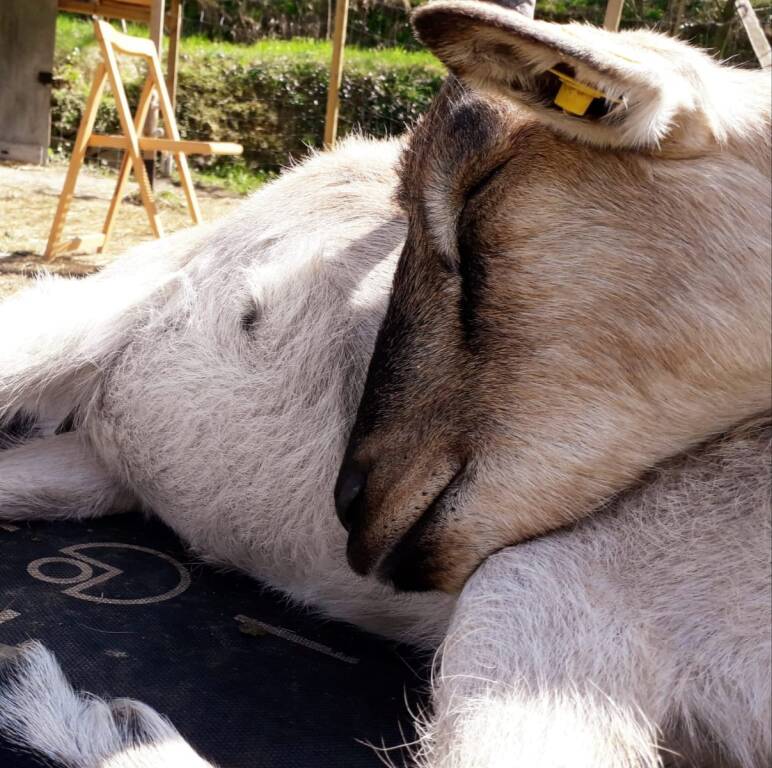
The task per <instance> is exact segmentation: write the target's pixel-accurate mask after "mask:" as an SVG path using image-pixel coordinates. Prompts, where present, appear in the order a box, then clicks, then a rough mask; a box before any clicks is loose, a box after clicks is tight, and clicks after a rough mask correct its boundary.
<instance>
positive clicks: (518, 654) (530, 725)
mask: <svg viewBox="0 0 772 768" xmlns="http://www.w3.org/2000/svg"><path fill="white" fill-rule="evenodd" d="M538 546H543V545H542V543H538ZM529 550H535V547H534V546H532V545H526V546H521V547H518V548H513V549H510V550H505V551H504V552H502V553H499V554H498V555H496V556H494V557H493V558H491V559H489V561H488V562H486V563H484V564H483V565H482V566H481V568H480V569H479V570H478V572H477V573H476V574H475V575H474V576H473V577H472V578H471V580H470V582H469V583H468V584H467V586H466V587H465V589H464V592H463V593H462V596H461V598H460V601H459V604H458V607H457V609H456V613H455V616H454V619H453V621H452V624H451V628H450V631H449V633H448V636H447V639H446V640H445V642H444V644H443V647H442V649H441V651H440V656H439V657H438V664H437V669H436V672H435V679H434V684H433V689H434V690H433V702H432V706H433V712H432V714H431V715H430V716H429V717H428V718H426V719H425V722H424V725H423V733H422V735H421V738H420V740H419V744H418V749H417V754H416V763H417V764H418V765H419V766H426V768H495V767H496V766H502V768H504V766H506V767H507V768H655V766H660V764H661V763H660V755H659V752H658V749H657V746H656V745H657V736H658V733H657V727H656V724H657V723H658V722H660V721H661V718H662V716H663V715H664V714H665V713H664V711H663V707H664V703H663V701H661V700H660V699H659V698H658V697H657V695H656V694H657V691H658V690H662V688H661V685H658V681H659V680H660V678H661V676H662V670H661V669H660V663H661V662H659V661H655V659H653V658H652V657H651V656H650V655H649V654H648V653H647V649H646V638H645V633H644V629H643V628H642V627H640V626H638V625H636V624H635V623H634V622H630V619H629V616H628V615H627V612H626V611H625V608H624V605H617V602H618V601H617V599H616V597H615V595H614V594H613V591H612V592H609V591H608V589H609V588H608V586H607V585H605V584H604V583H603V580H602V577H601V576H600V575H598V577H597V579H596V581H595V582H594V583H593V582H591V583H587V582H586V581H585V579H583V578H581V577H580V575H579V574H577V573H575V572H574V569H573V568H572V562H571V560H570V559H567V560H566V563H565V568H564V570H563V571H562V573H561V574H557V573H556V572H555V570H554V569H552V568H550V567H549V563H545V565H546V566H547V567H542V564H541V563H540V562H539V558H538V556H537V552H536V551H531V552H529ZM558 576H560V578H556V577H558ZM663 661H664V660H663Z"/></svg>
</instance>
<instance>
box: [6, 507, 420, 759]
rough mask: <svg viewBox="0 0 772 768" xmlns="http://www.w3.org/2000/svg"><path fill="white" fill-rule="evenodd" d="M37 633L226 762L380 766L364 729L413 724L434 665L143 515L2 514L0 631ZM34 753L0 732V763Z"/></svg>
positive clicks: (374, 736) (66, 662) (80, 670)
mask: <svg viewBox="0 0 772 768" xmlns="http://www.w3.org/2000/svg"><path fill="white" fill-rule="evenodd" d="M32 638H34V639H39V640H41V641H42V642H43V643H44V644H45V645H46V646H47V647H48V648H50V649H51V650H52V651H53V652H54V653H55V654H56V656H57V658H58V659H59V662H60V664H61V665H62V667H63V668H64V670H65V672H66V674H67V675H68V676H69V678H70V680H71V681H72V682H73V684H74V685H75V687H77V688H81V689H84V690H88V691H91V692H93V693H96V694H99V695H104V696H107V697H110V698H112V697H116V696H129V697H132V698H137V699H140V700H141V701H144V702H146V703H147V704H149V705H151V706H153V707H154V708H155V709H157V710H158V711H159V712H162V713H163V714H165V715H167V716H168V717H169V718H170V719H171V720H172V722H173V723H174V724H175V725H176V726H177V728H178V729H179V730H180V732H181V733H182V734H183V735H184V736H185V737H186V738H187V739H188V740H189V741H190V743H191V744H192V745H193V746H195V747H196V749H197V750H198V751H199V752H200V753H201V754H202V755H204V756H205V757H207V758H209V759H211V760H213V761H215V762H216V763H217V764H218V765H220V766H222V768H260V767H261V766H271V767H272V768H283V767H285V766H286V767H287V768H327V767H328V766H329V768H333V767H334V768H342V767H346V768H348V767H351V768H358V767H359V766H362V767H363V768H364V767H365V766H373V767H375V766H379V765H381V762H380V760H379V758H378V757H377V755H376V754H375V753H374V752H373V750H372V749H370V748H369V747H368V746H365V743H371V744H377V745H381V744H386V745H387V746H393V745H395V744H397V743H400V742H402V741H404V740H405V739H409V738H410V718H409V716H408V712H407V707H406V703H405V700H406V696H407V699H408V701H411V702H415V700H416V695H417V693H416V692H418V691H420V690H421V689H422V688H423V687H424V681H425V679H426V674H427V672H426V662H427V660H426V659H421V658H417V657H416V656H414V655H412V654H411V653H410V652H409V651H408V650H407V649H405V648H401V647H399V646H395V645H392V644H389V643H386V642H384V641H381V640H379V639H378V638H375V637H372V636H370V635H367V634H365V633H362V632H359V631H357V630H356V629H354V628H352V627H349V626H347V625H344V624H339V623H335V622H330V621H327V620H324V619H323V618H321V617H318V616H315V615H313V614H310V613H308V612H305V611H302V610H299V609H297V608H294V607H292V606H289V605H288V604H287V602H286V600H284V599H282V598H281V597H280V596H278V595H276V594H273V593H271V592H270V591H268V590H264V589H261V587H260V586H259V585H258V584H256V583H255V582H254V581H252V580H250V579H248V578H246V577H243V576H241V575H238V574H234V573H220V572H217V571H216V570H214V569H212V568H210V567H207V566H204V565H200V564H198V563H197V562H195V561H194V559H193V558H192V557H191V556H190V555H189V554H187V553H186V552H185V550H184V548H183V547H182V546H181V544H180V542H179V541H178V540H177V538H176V537H175V536H174V534H173V533H172V532H171V531H169V530H168V529H167V528H166V527H164V526H163V525H162V524H160V523H158V522H155V521H149V520H146V519H144V518H143V517H140V516H139V515H121V516H116V517H108V518H103V519H101V520H95V521H89V522H88V523H35V524H28V525H21V524H16V525H13V526H11V525H5V524H3V523H0V643H3V644H6V645H15V644H17V643H20V642H22V641H24V640H27V639H32ZM400 727H402V729H403V730H404V733H402V734H401V733H400V730H399V729H400ZM363 742H364V743H363ZM33 765H37V763H36V762H35V761H34V760H32V759H31V758H29V757H27V756H24V755H19V754H16V753H14V752H12V751H11V750H10V749H9V748H8V747H7V745H6V746H5V747H4V746H3V744H2V743H1V742H0V766H2V768H22V767H23V768H29V767H30V766H33Z"/></svg>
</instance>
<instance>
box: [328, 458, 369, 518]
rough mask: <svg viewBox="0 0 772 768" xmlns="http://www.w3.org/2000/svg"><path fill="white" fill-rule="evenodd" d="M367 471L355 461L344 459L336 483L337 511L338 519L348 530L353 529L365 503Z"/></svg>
mask: <svg viewBox="0 0 772 768" xmlns="http://www.w3.org/2000/svg"><path fill="white" fill-rule="evenodd" d="M366 482H367V472H365V470H364V468H363V467H362V466H361V465H360V464H357V463H356V462H355V461H344V462H343V466H342V467H341V468H340V472H339V474H338V481H337V482H336V483H335V511H336V512H337V513H338V520H340V522H341V525H342V526H343V527H344V528H345V529H346V530H347V531H350V530H351V524H352V521H353V519H354V517H355V515H356V513H357V512H358V511H359V510H360V509H361V507H362V506H363V505H364V496H365V483H366Z"/></svg>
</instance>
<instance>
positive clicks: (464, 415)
mask: <svg viewBox="0 0 772 768" xmlns="http://www.w3.org/2000/svg"><path fill="white" fill-rule="evenodd" d="M444 5H445V6H447V7H450V8H451V10H452V11H453V12H454V13H455V12H456V9H457V8H460V9H462V10H459V11H458V12H459V13H462V14H467V15H468V13H469V11H468V8H469V7H470V6H472V7H474V6H475V5H476V4H475V3H468V2H465V3H456V4H454V3H445V4H444ZM481 5H484V6H487V4H481ZM435 7H438V6H435ZM428 8H429V9H431V8H432V6H429V7H428ZM481 13H488V10H487V8H485V9H484V10H483V11H481ZM476 23H479V19H478V20H477V22H476ZM517 23H518V24H520V22H517ZM523 23H525V22H523ZM531 23H532V22H531ZM447 28H448V29H450V30H453V34H457V32H458V29H459V24H458V20H457V19H454V23H453V24H450V25H447ZM419 31H421V27H420V25H419ZM436 47H439V46H436ZM690 53H691V52H690ZM618 122H619V120H618ZM622 122H623V121H622ZM572 131H573V129H572ZM665 149H667V147H665ZM758 151H759V152H766V153H767V154H768V152H769V149H768V145H766V144H765V145H764V146H762V145H761V144H760V145H759V149H758ZM675 154H676V155H679V157H678V158H676V157H665V156H664V154H662V153H660V152H654V151H652V152H646V153H644V152H640V151H631V150H617V151H608V150H607V149H605V148H601V147H599V146H593V145H592V142H585V143H578V142H576V141H571V140H570V139H568V138H561V137H560V136H559V135H558V134H557V133H555V132H554V127H553V126H552V125H551V124H548V123H547V122H545V121H544V120H542V119H540V118H539V117H538V116H534V115H533V114H532V113H531V112H526V111H525V110H523V109H522V108H521V107H518V106H515V105H514V104H513V103H511V102H510V101H508V100H506V99H501V98H494V97H481V96H475V95H472V94H470V93H469V92H468V91H466V90H465V89H464V88H463V87H462V86H460V85H459V84H458V83H453V82H450V83H449V84H447V85H446V88H445V90H444V92H443V94H441V96H440V97H439V98H438V100H437V102H436V103H435V105H434V107H433V109H432V110H431V111H430V113H429V114H428V115H427V116H426V118H425V120H424V121H423V123H422V124H421V126H419V128H418V129H417V130H416V131H415V132H414V134H413V136H412V138H411V141H410V145H409V146H408V148H407V150H406V152H405V155H404V158H403V167H402V188H401V197H402V201H403V203H404V205H405V207H406V208H407V210H408V214H409V231H408V238H407V242H406V245H405V247H404V251H403V253H402V256H401V259H400V262H399V266H398V269H397V272H396V275H395V279H394V285H393V294H392V300H391V304H390V306H389V309H388V312H387V315H386V318H385V320H384V323H383V325H382V328H381V331H380V334H379V336H378V340H377V343H376V347H375V351H374V354H373V358H372V361H371V365H370V369H369V373H368V377H367V382H366V385H365V391H364V395H363V398H362V401H361V404H360V408H359V413H358V416H357V420H356V424H355V426H354V429H353V432H352V435H351V439H350V443H349V447H348V451H347V454H346V457H345V459H344V462H343V466H342V469H341V473H340V476H339V480H338V486H337V489H336V501H337V508H338V514H339V517H340V518H341V521H342V523H343V524H344V525H345V527H346V528H347V529H348V531H349V543H348V557H349V561H350V563H351V565H352V567H353V568H354V569H355V570H356V571H358V572H360V573H370V572H374V573H375V574H376V575H377V576H378V577H379V578H382V579H384V580H388V581H391V582H393V583H394V584H395V585H396V586H397V587H398V588H402V589H431V588H440V589H445V590H450V591H453V590H457V589H459V588H460V587H461V585H462V584H463V582H464V580H465V579H466V578H467V576H468V575H469V574H470V573H471V571H472V570H473V569H474V568H475V567H476V566H477V564H478V563H479V562H480V561H481V560H482V559H483V558H484V557H486V556H487V555H488V554H490V553H491V552H493V551H495V550H497V549H499V548H501V547H503V546H506V545H508V544H512V543H515V542H518V541H522V540H523V539H526V538H528V537H532V536H534V535H537V534H539V533H542V532H544V531H546V530H549V529H551V528H554V527H556V526H559V525H563V524H566V523H567V522H570V521H572V520H575V519H577V518H578V517H581V516H582V515H584V514H587V513H588V512H589V511H591V510H592V509H593V508H596V507H597V506H598V505H599V504H601V503H602V502H603V501H604V500H605V499H607V498H608V497H609V496H610V495H611V494H613V493H615V492H617V491H619V490H621V489H622V488H624V487H626V486H627V485H628V484H629V483H630V482H632V481H634V480H635V478H636V477H638V476H639V475H640V474H641V472H643V471H645V470H646V469H647V468H649V467H651V466H652V465H653V464H654V463H656V462H657V461H660V460H661V459H663V458H665V457H667V456H669V455H672V454H673V453H676V452H678V451H680V450H683V449H684V448H685V447H686V446H688V445H689V444H691V443H693V442H695V441H697V440H699V439H702V438H703V437H704V436H705V435H706V434H709V433H710V432H712V431H715V430H718V429H722V428H725V427H726V426H729V425H730V424H731V423H733V422H734V421H736V420H737V419H738V416H742V415H743V414H746V413H753V412H755V411H757V410H761V409H763V408H764V407H765V405H766V406H768V404H769V390H768V381H769V366H770V363H769V360H770V352H769V340H768V328H769V304H770V301H769V299H768V293H769V288H768V285H769V265H768V259H767V256H766V252H765V248H766V247H767V246H766V242H765V236H766V237H767V239H768V235H766V233H767V232H768V216H769V208H768V206H769V202H768V197H769V180H768V177H767V176H766V175H764V174H765V172H764V171H761V172H760V171H758V170H757V169H756V168H755V167H754V166H755V165H757V164H756V163H755V161H754V159H753V158H751V159H749V160H747V159H745V158H744V157H743V155H742V152H740V153H739V154H738V153H735V154H733V155H731V156H729V155H728V154H727V153H725V152H723V151H718V149H717V148H716V146H715V144H710V145H709V146H707V147H703V150H702V151H701V152H698V153H696V154H695V153H694V151H693V148H691V149H690V150H689V152H688V153H686V154H687V155H688V156H683V152H677V153H675ZM751 154H752V153H751ZM719 179H720V188H721V194H716V191H717V190H716V189H713V186H714V185H716V184H717V180H719ZM749 186H750V189H749ZM758 200H761V204H759V203H758ZM696 210H698V211H699V215H697V216H696V215H695V211H696ZM729 252H731V253H732V263H731V265H729V266H728V265H727V258H726V256H727V253H729ZM765 286H766V287H765ZM765 291H766V293H765ZM765 297H766V298H765ZM696 393H697V394H696Z"/></svg>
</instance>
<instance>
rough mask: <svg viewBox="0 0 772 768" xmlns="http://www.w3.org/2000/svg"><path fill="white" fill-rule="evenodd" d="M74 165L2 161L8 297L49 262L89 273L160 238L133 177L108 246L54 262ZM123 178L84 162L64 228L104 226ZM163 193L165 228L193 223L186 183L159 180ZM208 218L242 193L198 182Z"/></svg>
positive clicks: (1, 270) (2, 278)
mask: <svg viewBox="0 0 772 768" xmlns="http://www.w3.org/2000/svg"><path fill="white" fill-rule="evenodd" d="M66 170H67V167H66V165H60V164H57V165H48V166H44V167H41V166H34V165H19V164H15V163H0V300H2V299H3V298H4V297H5V296H8V295H10V294H11V293H13V292H14V291H17V290H18V289H19V288H22V287H23V286H25V285H28V284H29V283H30V282H31V281H32V279H33V278H34V276H35V275H36V274H38V273H39V272H40V271H41V270H49V271H50V272H55V273H58V274H61V275H67V276H73V277H74V276H82V275H87V274H90V273H91V272H95V271H97V270H98V269H99V268H100V267H102V266H104V265H105V264H107V263H108V262H109V261H111V260H112V259H114V258H115V256H116V255H118V254H119V253H121V252H122V251H124V250H126V249H127V248H128V247H129V246H132V245H136V244H137V243H139V242H142V241H144V240H150V239H152V235H151V234H150V227H149V224H148V221H147V217H146V215H145V209H144V208H143V207H142V206H141V205H140V204H139V202H138V194H137V191H136V186H135V185H134V184H133V183H130V184H129V185H128V187H127V197H126V198H124V202H123V204H122V205H121V207H120V208H119V210H118V221H117V223H116V225H115V230H114V234H113V236H112V239H111V241H110V243H109V244H108V247H107V249H106V250H105V252H104V253H99V254H97V253H91V254H72V255H70V254H67V255H64V256H60V257H58V258H57V259H56V260H55V261H53V262H50V263H47V262H46V261H45V260H44V259H43V255H42V254H43V251H44V250H45V246H46V241H47V240H48V231H49V229H50V227H51V223H52V222H53V219H54V211H55V210H56V204H57V201H58V197H59V193H60V192H61V189H62V186H63V184H64V175H65V173H66ZM114 186H115V175H114V173H111V172H107V171H97V170H91V169H84V170H83V171H82V172H81V174H80V177H79V179H78V186H77V189H76V196H75V199H74V200H73V201H72V205H71V206H70V212H69V214H68V216H67V221H66V224H65V229H64V239H67V238H68V237H70V236H72V235H85V234H91V233H95V232H99V231H100V230H101V227H102V222H103V221H104V217H105V215H106V213H107V207H108V204H109V202H110V198H111V197H112V192H113V188H114ZM155 192H156V199H157V201H158V206H159V210H160V212H161V221H162V222H163V226H164V230H165V231H166V232H167V233H169V232H174V231H175V230H177V229H181V228H183V227H186V226H190V218H189V216H188V212H187V207H186V206H185V201H184V197H183V194H182V190H181V189H180V188H179V187H178V186H175V185H173V184H172V183H171V182H170V181H169V180H167V179H160V180H156V188H155ZM197 194H198V200H199V203H200V205H201V210H202V212H203V215H204V219H205V220H207V221H211V220H212V219H216V218H218V217H219V216H222V215H223V214H224V213H226V212H227V211H229V210H231V209H232V208H233V207H234V206H236V205H238V204H239V202H240V201H241V199H242V198H240V197H239V196H237V195H234V194H232V193H229V192H227V191H224V190H217V189H209V188H207V189H197Z"/></svg>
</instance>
